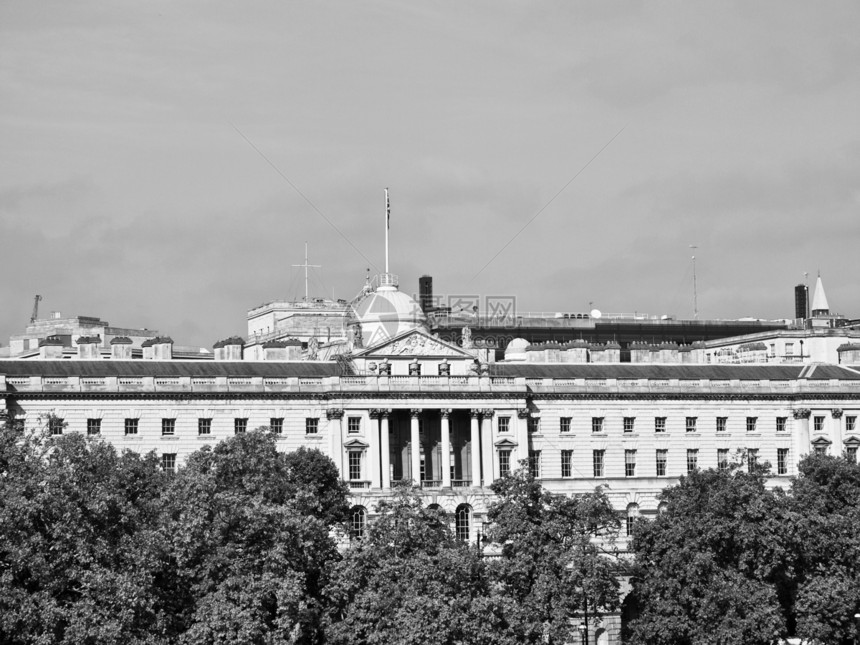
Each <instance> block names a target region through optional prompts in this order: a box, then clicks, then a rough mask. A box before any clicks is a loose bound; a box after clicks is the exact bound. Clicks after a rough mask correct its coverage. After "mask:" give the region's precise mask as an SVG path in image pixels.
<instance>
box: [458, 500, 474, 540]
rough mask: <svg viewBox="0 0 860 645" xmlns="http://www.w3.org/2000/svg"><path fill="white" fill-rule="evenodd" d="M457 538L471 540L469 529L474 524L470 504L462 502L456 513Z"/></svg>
mask: <svg viewBox="0 0 860 645" xmlns="http://www.w3.org/2000/svg"><path fill="white" fill-rule="evenodd" d="M454 518H455V530H456V533H457V539H458V540H463V541H464V542H468V541H469V531H470V529H471V526H472V507H471V506H469V505H468V504H460V505H459V506H458V507H457V511H456V513H455V515H454Z"/></svg>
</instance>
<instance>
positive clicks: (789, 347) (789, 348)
mask: <svg viewBox="0 0 860 645" xmlns="http://www.w3.org/2000/svg"><path fill="white" fill-rule="evenodd" d="M785 355H786V356H794V343H786V344H785Z"/></svg>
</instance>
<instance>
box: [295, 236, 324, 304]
mask: <svg viewBox="0 0 860 645" xmlns="http://www.w3.org/2000/svg"><path fill="white" fill-rule="evenodd" d="M293 266H294V267H304V268H305V302H307V301H308V269H309V268H316V269H319V268H320V267H321V266H322V265H320V264H308V243H307V242H305V263H304V264H294V265H293Z"/></svg>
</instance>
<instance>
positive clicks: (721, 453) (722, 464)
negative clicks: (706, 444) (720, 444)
mask: <svg viewBox="0 0 860 645" xmlns="http://www.w3.org/2000/svg"><path fill="white" fill-rule="evenodd" d="M728 469H729V449H728V448H717V470H728Z"/></svg>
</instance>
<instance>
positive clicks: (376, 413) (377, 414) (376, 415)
mask: <svg viewBox="0 0 860 645" xmlns="http://www.w3.org/2000/svg"><path fill="white" fill-rule="evenodd" d="M390 414H391V408H371V409H370V416H371V418H373V419H381V418H382V417H387V416H388V415H390Z"/></svg>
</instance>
